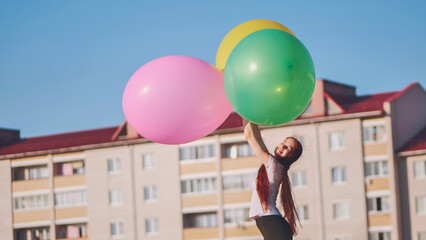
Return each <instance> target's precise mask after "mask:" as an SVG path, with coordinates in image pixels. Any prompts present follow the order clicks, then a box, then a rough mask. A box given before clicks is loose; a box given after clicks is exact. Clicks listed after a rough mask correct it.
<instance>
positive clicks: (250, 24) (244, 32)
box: [216, 19, 296, 71]
mask: <svg viewBox="0 0 426 240" xmlns="http://www.w3.org/2000/svg"><path fill="white" fill-rule="evenodd" d="M263 29H278V30H282V31H285V32H288V33H290V34H291V35H293V36H295V37H296V35H294V33H293V32H292V31H290V29H288V28H287V27H286V26H284V25H282V24H280V23H278V22H275V21H272V20H266V19H255V20H250V21H247V22H244V23H241V24H240V25H238V26H236V27H235V28H233V29H232V30H231V31H230V32H229V33H228V34H226V36H225V37H224V38H223V40H222V42H221V43H220V45H219V49H218V50H217V54H216V67H217V68H219V69H220V70H221V71H223V70H224V69H225V64H226V61H227V60H228V57H229V55H230V54H231V52H232V50H233V49H234V48H235V46H237V44H238V43H239V42H240V41H241V40H243V38H245V37H247V36H248V35H250V34H252V33H254V32H257V31H259V30H263Z"/></svg>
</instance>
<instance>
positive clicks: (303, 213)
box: [296, 205, 309, 221]
mask: <svg viewBox="0 0 426 240" xmlns="http://www.w3.org/2000/svg"><path fill="white" fill-rule="evenodd" d="M296 211H297V215H299V219H300V221H306V220H309V213H308V206H306V205H301V206H297V207H296Z"/></svg>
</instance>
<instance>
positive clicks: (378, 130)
mask: <svg viewBox="0 0 426 240" xmlns="http://www.w3.org/2000/svg"><path fill="white" fill-rule="evenodd" d="M362 136H363V141H364V143H372V142H383V141H386V132H385V125H371V126H364V127H363V129H362Z"/></svg>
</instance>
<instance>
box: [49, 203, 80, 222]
mask: <svg viewBox="0 0 426 240" xmlns="http://www.w3.org/2000/svg"><path fill="white" fill-rule="evenodd" d="M55 216H56V219H58V220H61V219H69V218H84V217H87V207H86V206H80V207H69V208H56V209H55Z"/></svg>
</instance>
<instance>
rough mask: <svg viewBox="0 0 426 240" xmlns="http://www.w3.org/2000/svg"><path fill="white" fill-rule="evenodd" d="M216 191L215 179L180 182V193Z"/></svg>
mask: <svg viewBox="0 0 426 240" xmlns="http://www.w3.org/2000/svg"><path fill="white" fill-rule="evenodd" d="M215 191H216V178H215V177H209V178H195V179H187V180H182V181H181V192H182V193H211V192H215Z"/></svg>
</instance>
